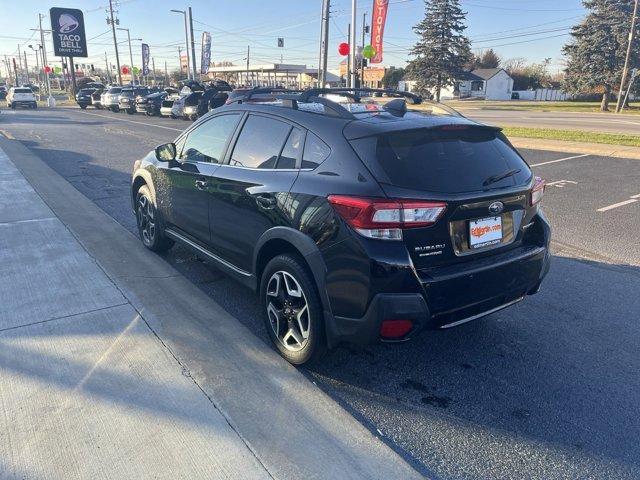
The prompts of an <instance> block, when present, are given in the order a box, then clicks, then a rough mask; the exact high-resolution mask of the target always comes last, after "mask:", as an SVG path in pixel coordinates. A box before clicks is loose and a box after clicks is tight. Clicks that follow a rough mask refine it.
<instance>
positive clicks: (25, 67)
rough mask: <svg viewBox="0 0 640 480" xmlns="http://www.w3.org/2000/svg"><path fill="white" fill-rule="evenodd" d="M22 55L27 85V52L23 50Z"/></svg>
mask: <svg viewBox="0 0 640 480" xmlns="http://www.w3.org/2000/svg"><path fill="white" fill-rule="evenodd" d="M22 54H23V55H24V71H25V73H26V75H27V83H29V66H28V65H27V51H26V50H24V51H23V52H22Z"/></svg>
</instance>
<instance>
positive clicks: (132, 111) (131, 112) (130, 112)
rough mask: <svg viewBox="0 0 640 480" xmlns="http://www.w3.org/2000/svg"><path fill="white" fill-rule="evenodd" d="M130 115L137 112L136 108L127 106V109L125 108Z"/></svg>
mask: <svg viewBox="0 0 640 480" xmlns="http://www.w3.org/2000/svg"><path fill="white" fill-rule="evenodd" d="M125 111H126V112H127V113H128V114H129V115H133V114H134V113H136V111H135V109H134V110H131V109H130V108H127V110H125Z"/></svg>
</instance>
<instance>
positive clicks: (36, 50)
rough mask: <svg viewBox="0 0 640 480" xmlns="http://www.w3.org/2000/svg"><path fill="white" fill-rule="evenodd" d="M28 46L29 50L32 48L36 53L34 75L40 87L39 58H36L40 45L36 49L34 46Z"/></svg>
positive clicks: (38, 54)
mask: <svg viewBox="0 0 640 480" xmlns="http://www.w3.org/2000/svg"><path fill="white" fill-rule="evenodd" d="M29 48H30V49H31V50H33V51H34V53H35V54H36V75H35V81H36V83H37V84H38V86H39V87H40V88H42V84H41V82H40V60H39V58H38V57H39V56H40V48H42V47H40V46H39V48H38V49H35V48H33V45H29Z"/></svg>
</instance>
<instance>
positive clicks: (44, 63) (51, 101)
mask: <svg viewBox="0 0 640 480" xmlns="http://www.w3.org/2000/svg"><path fill="white" fill-rule="evenodd" d="M42 17H44V15H42V14H41V13H39V14H38V21H39V23H40V44H41V45H42V68H45V71H44V78H45V82H46V84H47V105H48V106H49V107H55V106H56V101H55V99H54V98H53V96H52V95H51V83H49V72H47V71H46V66H47V45H46V44H45V43H44V32H43V31H42Z"/></svg>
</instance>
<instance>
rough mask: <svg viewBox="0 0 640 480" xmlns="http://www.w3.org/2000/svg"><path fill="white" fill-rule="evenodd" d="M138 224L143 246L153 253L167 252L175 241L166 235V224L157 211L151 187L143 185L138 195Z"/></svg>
mask: <svg viewBox="0 0 640 480" xmlns="http://www.w3.org/2000/svg"><path fill="white" fill-rule="evenodd" d="M136 224H137V226H138V235H140V240H142V244H143V245H144V246H145V247H147V248H148V249H149V250H151V251H153V252H166V251H167V250H169V249H170V248H171V247H173V244H174V242H173V240H171V239H170V238H167V237H166V236H165V234H164V223H163V221H162V217H161V216H160V212H158V210H157V209H156V204H155V202H154V201H153V197H152V195H151V191H150V190H149V187H147V186H146V185H143V186H141V187H140V189H139V190H138V193H137V194H136Z"/></svg>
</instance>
